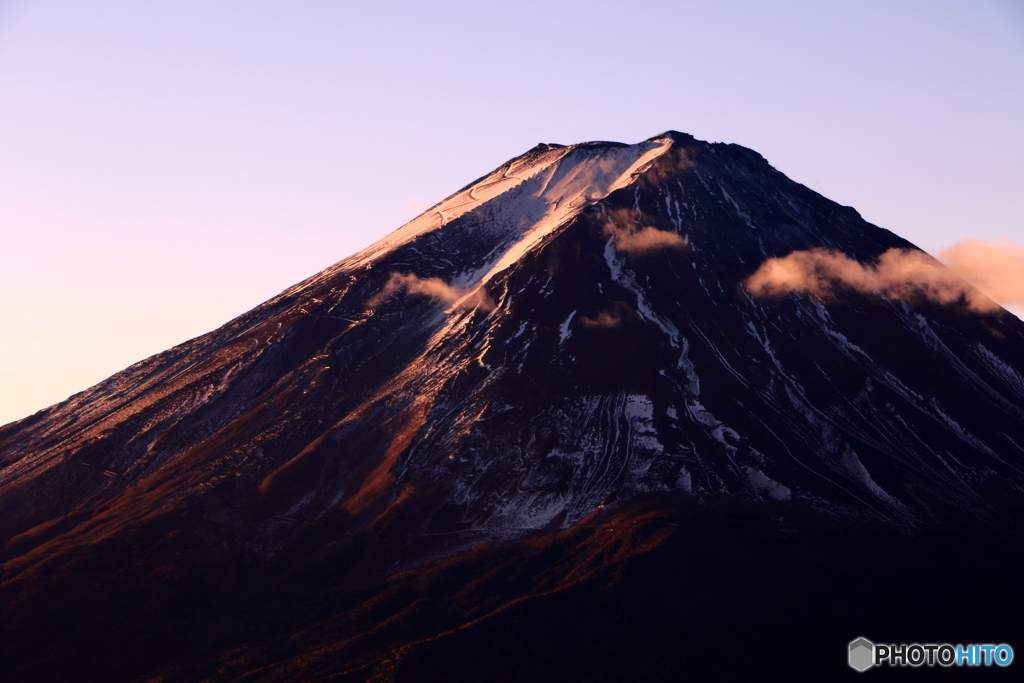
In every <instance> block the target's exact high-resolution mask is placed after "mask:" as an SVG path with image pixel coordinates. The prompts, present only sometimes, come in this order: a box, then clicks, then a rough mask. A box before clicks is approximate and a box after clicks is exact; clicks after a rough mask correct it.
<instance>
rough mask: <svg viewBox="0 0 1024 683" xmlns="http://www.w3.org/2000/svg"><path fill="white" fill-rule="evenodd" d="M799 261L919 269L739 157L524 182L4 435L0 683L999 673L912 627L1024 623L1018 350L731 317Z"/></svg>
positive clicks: (757, 308)
mask: <svg viewBox="0 0 1024 683" xmlns="http://www.w3.org/2000/svg"><path fill="white" fill-rule="evenodd" d="M817 247H823V248H830V249H835V250H838V251H841V252H843V253H845V254H847V255H848V256H850V257H853V258H856V259H857V260H860V261H862V262H869V261H871V260H873V259H875V258H877V257H878V256H879V255H880V254H882V253H883V252H885V251H886V250H887V249H890V248H913V247H912V245H910V244H909V243H907V242H906V241H905V240H902V239H901V238H899V237H897V236H895V235H893V234H892V233H890V232H888V231H886V230H883V229H881V228H878V227H875V226H873V225H870V224H868V223H866V222H865V221H863V220H862V219H861V218H860V216H859V215H858V214H857V212H856V211H854V210H853V209H851V208H849V207H842V206H839V205H837V204H835V203H833V202H831V201H829V200H827V199H825V198H823V197H821V196H819V195H817V194H815V193H814V192H812V191H810V190H808V189H807V188H805V187H803V186H801V185H799V184H797V183H794V182H793V181H791V180H789V179H788V178H786V177H785V176H784V175H782V174H781V173H779V172H778V171H776V170H775V169H773V168H772V167H771V166H770V165H769V164H768V163H767V162H766V161H765V160H764V159H763V158H762V157H760V156H759V155H758V154H756V153H755V152H752V151H751V150H747V149H744V148H742V147H738V146H736V145H722V144H708V143H704V142H701V141H697V140H695V139H693V138H692V137H690V136H687V135H683V134H679V133H674V132H671V133H666V134H664V135H661V136H657V137H655V138H652V139H651V140H648V141H646V142H643V143H640V144H639V145H632V146H629V145H620V144H617V143H586V144H581V145H573V146H569V147H562V146H557V145H538V146H537V147H535V148H534V149H532V150H530V151H529V152H527V153H526V154H524V155H523V156H521V157H518V158H516V159H513V160H512V161H510V162H508V163H507V164H505V165H504V166H502V167H501V168H499V169H498V170H496V171H494V172H493V173H491V174H489V175H487V176H485V177H483V178H481V179H480V180H478V181H476V182H475V183H473V184H471V185H469V186H467V187H466V188H464V189H463V190H461V191H460V192H458V193H456V194H454V195H452V196H451V197H449V198H448V199H446V200H445V201H443V202H441V203H440V204H438V205H437V206H435V207H433V208H432V209H430V210H429V211H427V212H426V213H424V214H423V215H422V216H420V217H419V218H417V219H416V220H414V221H413V222H411V223H409V224H408V225H406V226H404V227H403V228H401V229H400V230H398V231H397V232H396V233H394V234H393V235H391V236H389V237H388V238H386V239H384V240H382V241H381V242H379V243H377V244H375V245H373V246H371V247H370V248H368V249H366V250H365V251H363V252H360V253H359V254H356V255H354V256H352V257H350V258H348V259H346V260H344V261H342V262H340V263H339V264H337V265H336V266H334V267H332V268H329V269H328V270H326V271H324V272H322V273H320V274H318V275H316V276H314V277H312V278H310V279H309V280H307V281H305V282H303V283H300V284H299V285H296V286H295V287H293V288H292V289H290V290H288V291H286V292H284V293H283V294H281V295H280V296H278V297H277V298H275V299H273V300H271V301H269V302H267V303H265V304H263V305H262V306H260V307H258V308H257V309H254V310H253V311H251V312H250V313H248V314H246V315H244V316H242V317H240V318H238V319H236V320H234V321H232V322H231V323H229V324H228V325H226V326H224V327H223V328H221V329H219V330H216V331H214V332H212V333H210V334H208V335H206V336H204V337H200V338H198V339H195V340H192V341H190V342H188V343H186V344H183V345H181V346H178V347H175V348H173V349H171V350H169V351H167V352H164V353H162V354H160V355H158V356H154V357H153V358H150V359H147V360H145V361H143V362H141V363H138V364H136V365H134V366H132V367H130V368H128V369H126V370H124V371H123V372H121V373H119V374H117V375H115V376H114V377H112V378H110V379H109V380H107V381H105V382H103V383H101V384H99V385H97V386H95V387H93V388H91V389H89V390H88V391H85V392H83V393H81V394H77V395H76V396H73V397H72V398H70V399H69V400H68V401H65V402H64V403H61V404H59V405H56V406H53V407H51V408H49V409H47V410H45V411H42V412H40V413H38V414H36V415H34V416H32V417H30V418H27V419H25V420H22V421H20V422H16V423H13V424H10V425H7V426H5V427H3V428H0V535H2V536H0V538H2V539H3V540H4V543H5V545H4V546H3V550H4V555H3V561H4V564H3V566H2V569H0V581H2V584H0V605H3V607H0V609H2V614H0V616H2V624H3V627H2V628H3V633H2V634H0V635H2V636H3V641H2V642H3V645H0V647H2V648H4V649H3V651H2V654H3V656H4V657H5V658H6V659H7V660H8V662H9V664H8V665H7V667H6V668H7V669H8V670H9V671H12V672H15V673H14V674H13V677H14V678H15V679H18V678H20V679H22V680H44V679H54V680H91V679H95V680H133V679H139V680H149V679H153V680H156V679H154V678H153V677H155V676H159V675H164V676H167V677H168V678H166V680H236V679H237V680H252V681H258V680H310V679H312V678H314V677H315V676H326V675H338V676H342V678H339V679H338V680H369V679H373V680H432V679H434V678H436V679H437V680H441V679H442V678H443V679H444V680H544V679H558V680H595V681H596V680H626V679H629V680H644V679H647V680H678V679H679V678H682V677H686V676H692V677H697V678H704V677H708V678H713V677H715V676H716V675H717V674H718V673H721V672H723V671H725V672H731V673H732V674H734V675H740V674H741V673H743V672H756V671H759V670H761V669H760V667H761V666H762V664H763V663H764V662H765V661H771V662H772V663H773V665H778V666H783V665H784V664H785V662H788V661H789V660H783V659H779V657H781V655H780V654H779V651H778V650H777V649H773V648H772V647H771V642H770V641H769V640H767V639H770V638H782V639H786V640H794V639H797V638H809V639H810V641H808V642H811V643H812V645H813V646H814V647H817V648H818V650H814V652H817V653H819V654H816V655H814V656H811V655H808V656H807V658H806V659H805V660H803V661H802V663H801V664H800V665H799V666H797V667H796V668H794V669H792V671H793V675H794V676H795V675H808V676H810V675H811V674H813V673H814V672H815V671H816V670H818V668H819V666H822V665H823V666H833V667H837V668H835V669H834V670H833V675H832V676H831V677H834V675H840V674H842V673H844V672H846V671H849V670H848V669H846V668H845V659H844V656H845V655H844V652H845V650H844V648H845V646H846V643H847V642H848V641H849V640H852V639H853V638H856V637H857V636H859V635H866V636H868V637H875V638H876V639H878V640H880V641H884V640H886V639H887V638H888V639H889V640H891V641H892V642H915V641H922V642H924V641H926V640H927V639H928V638H931V640H930V641H928V642H946V641H947V640H950V639H953V638H962V639H964V641H963V642H967V640H971V642H1003V641H1006V642H1010V641H1009V640H1008V639H1009V638H1010V637H1011V636H1010V634H1009V633H1003V632H999V629H998V628H997V629H994V630H993V629H991V628H990V627H991V626H993V625H995V626H1001V625H1006V628H1005V629H1004V631H1008V630H1009V629H1010V628H1011V627H1010V623H1011V622H1010V620H1009V619H1008V618H1006V613H1004V612H1003V611H1002V608H998V609H997V608H995V607H991V606H988V607H987V606H986V604H987V603H974V602H971V601H969V600H966V599H960V598H952V597H950V598H949V600H948V601H947V602H946V603H945V604H946V605H947V608H946V609H945V611H943V610H941V609H939V608H938V607H936V606H935V605H936V604H938V603H933V599H934V596H935V595H936V594H938V593H944V592H946V591H956V590H959V588H957V586H959V585H961V582H964V581H980V582H985V583H986V584H987V585H990V586H991V587H993V588H997V589H999V590H1000V591H1001V592H1002V595H1003V597H1002V598H1001V599H1002V600H1004V601H1005V602H1003V603H1002V604H1003V605H1005V606H1007V607H1014V608H1019V607H1020V606H1021V605H1022V592H1021V589H1020V587H1019V586H1018V584H1017V582H1016V580H1015V579H1014V578H1013V574H1012V572H1011V570H1010V569H1009V567H1012V566H1014V565H1015V563H1016V562H1018V561H1019V559H1020V557H1019V555H1020V553H1019V551H1018V550H1017V549H1018V548H1019V543H1018V540H1017V539H1018V538H1019V536H1020V532H1021V519H1022V517H1021V506H1022V502H1024V495H1022V484H1024V323H1022V322H1021V321H1020V320H1018V319H1016V318H1014V317H1013V316H1011V315H1009V314H1006V313H1004V312H1001V311H1000V312H996V313H989V314H984V315H981V314H976V313H969V312H966V311H965V310H963V308H962V307H960V308H958V307H955V306H940V305H937V304H928V303H913V304H911V303H907V302H904V301H900V300H898V299H893V298H886V297H883V296H880V295H879V296H869V295H864V294H856V293H840V294H838V295H837V296H836V297H835V298H834V299H833V300H829V301H823V300H819V299H817V298H815V297H811V296H802V295H799V294H791V295H790V296H788V297H786V298H783V299H777V300H772V301H767V302H766V301H755V300H754V299H753V298H751V296H750V294H749V293H748V292H747V290H746V289H745V288H744V286H743V282H744V280H745V279H746V278H747V277H749V276H750V275H751V274H752V273H753V272H754V271H755V270H756V269H757V268H758V266H759V265H760V264H761V263H763V262H764V261H765V259H766V258H769V257H775V256H784V255H786V254H788V253H789V252H791V251H793V250H801V249H809V248H817ZM968 556H969V557H971V558H972V561H970V562H963V561H962V559H963V558H965V557H968ZM929 572H930V573H929ZM925 575H927V576H926V577H925V578H915V577H924V576H925ZM866 605H874V608H873V610H872V609H868V608H867V607H866ZM876 617H877V620H875V618H876ZM921 620H925V621H926V622H927V624H928V628H927V629H924V630H921V629H920V628H918V627H919V626H920V623H921ZM823 622H825V623H828V624H830V626H829V627H828V628H819V627H816V626H815V624H821V623H823ZM697 624H699V627H698V626H697ZM967 626H975V627H976V628H977V630H978V631H985V633H988V634H989V635H974V633H975V632H974V631H970V629H969V628H966V627H967ZM900 628H903V629H905V630H903V631H901V630H900ZM942 628H945V629H946V630H945V631H943V630H942ZM1016 628H1018V631H1017V632H1018V633H1019V627H1016ZM872 629H873V630H872ZM886 629H888V630H886ZM915 629H917V630H915ZM986 629H988V630H986ZM954 630H955V631H956V633H952V631H954ZM990 631H991V633H990ZM885 633H889V634H890V635H884V634H885ZM926 633H927V634H931V635H926ZM982 638H990V639H991V640H989V641H985V640H982ZM730 639H731V640H730ZM730 648H731V649H730ZM828 648H835V652H834V653H833V652H832V651H831V650H829V649H828ZM467 652H472V653H474V654H471V655H469V654H467ZM729 652H732V654H729V655H728V657H726V654H727V653H729ZM790 663H791V662H790ZM431 672H433V673H431Z"/></svg>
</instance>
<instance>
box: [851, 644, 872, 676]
mask: <svg viewBox="0 0 1024 683" xmlns="http://www.w3.org/2000/svg"><path fill="white" fill-rule="evenodd" d="M874 663H875V644H874V643H872V642H871V641H870V640H868V639H867V638H858V639H857V640H855V641H853V642H851V643H850V666H851V667H852V668H854V669H856V670H857V671H867V670H868V669H870V668H871V666H872V665H873V664H874Z"/></svg>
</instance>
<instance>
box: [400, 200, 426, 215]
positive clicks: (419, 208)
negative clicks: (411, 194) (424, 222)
mask: <svg viewBox="0 0 1024 683" xmlns="http://www.w3.org/2000/svg"><path fill="white" fill-rule="evenodd" d="M405 208H407V209H409V211H412V212H413V213H423V209H425V208H427V207H425V206H423V205H422V204H420V203H419V202H417V201H415V200H413V199H406V200H405Z"/></svg>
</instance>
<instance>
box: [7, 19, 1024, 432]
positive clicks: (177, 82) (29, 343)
mask: <svg viewBox="0 0 1024 683" xmlns="http://www.w3.org/2000/svg"><path fill="white" fill-rule="evenodd" d="M1021 84H1024V4H1022V3H1020V2H1018V1H1016V0H984V1H975V2H961V1H955V2H954V1H949V0H946V1H941V2H934V1H933V2H924V1H923V0H910V1H908V2H903V3H898V6H897V3H889V2H880V1H877V0H868V1H861V2H854V1H852V0H851V1H847V2H830V3H822V2H820V1H819V2H810V1H805V0H801V1H799V2H797V1H786V0H782V1H780V2H777V3H754V2H739V1H731V2H730V1H726V2H718V3H706V2H701V3H698V2H648V1H644V0H638V1H637V2H633V3H629V4H628V5H622V4H621V3H611V2H588V3H579V2H565V3H558V4H555V5H552V4H551V3H541V2H532V1H530V2H522V3H517V4H515V5H501V6H499V5H497V4H484V3H468V2H435V3H431V4H430V5H419V4H415V3H410V2H378V3H374V4H372V5H370V4H367V3H359V4H356V3H345V2H326V1H309V2H302V3H285V2H281V1H275V2H268V1H259V2H241V1H240V0H225V1H223V2H218V3H202V2H198V1H196V0H180V1H179V2H175V3H138V2H127V1H122V2H111V1H107V0H94V1H93V2H90V3H74V2H69V1H57V0H32V1H29V0H0V130H3V131H4V133H3V134H2V135H0V230H2V238H3V239H2V242H0V244H2V245H3V247H2V250H0V284H2V292H3V293H2V296H0V321H2V322H0V333H2V334H0V424H5V423H7V422H10V421H12V420H16V419H19V418H21V417H25V416H27V415H29V414H31V413H33V412H35V411H36V410H39V409H42V408H44V407H46V406H48V405H50V404H52V403H55V402H58V401H60V400H63V399H64V398H66V397H67V396H69V395H70V394H73V393H76V392H78V391H81V390H84V389H86V388H87V387H89V386H91V385H92V384H95V383H96V382H99V381H101V380H103V379H104V378H106V377H107V376H109V375H111V374H113V373H114V372H116V371H118V370H120V369H122V368H124V367H127V366H128V365H131V364H132V363H134V362H137V361H139V360H141V359H143V358H145V357H147V356H149V355H152V354H154V353H158V352H160V351H162V350H164V349H166V348H168V347H170V346H173V345H175V344H179V343H181V342H184V341H186V340H187V339H189V338H192V337H195V336H198V335H200V334H203V333H205V332H208V331H210V330H212V329H214V328H216V327H218V326H220V325H222V324H224V323H225V322H227V321H228V320H229V319H231V318H233V317H234V316H236V315H239V314H241V313H243V312H245V311H246V310H248V309H250V308H251V307H253V306H255V305H257V304H259V303H261V302H262V301H264V300H266V299H268V298H270V297H272V296H274V295H275V294H277V293H278V292H280V291H282V290H284V289H285V288H287V287H289V286H290V285H292V284H294V283H295V282H298V281H299V280H302V279H304V278H305V277H308V276H309V275H312V274H313V273H315V272H316V271H318V270H320V269H322V268H324V267H326V266H329V265H331V264H332V263H334V262H336V261H339V260H341V259H342V258H344V257H346V256H348V255H350V254H352V253H354V252H356V251H358V250H359V249H362V248H364V247H366V246H368V245H369V244H370V243H371V242H373V241H375V240H376V239H378V238H380V237H382V236H383V235H385V234H387V233H389V232H391V231H392V230H394V229H396V228H398V227H399V226H400V225H402V224H403V223H405V222H406V221H408V220H410V219H411V218H412V217H413V216H414V215H415V208H416V207H417V206H420V207H424V208H425V207H427V206H429V205H431V204H433V203H434V202H436V201H437V200H438V199H439V198H440V197H444V196H447V195H448V194H450V193H451V192H453V191H455V190H456V189H458V188H460V187H462V186H463V185H465V184H466V183H468V182H470V181H471V180H473V179H474V178H477V177H479V176H481V175H483V174H484V173H487V172H489V171H490V170H492V169H493V168H495V167H497V166H498V165H500V164H502V163H503V162H504V161H506V160H507V159H509V158H511V157H513V156H515V155H517V154H520V153H522V152H524V151H525V150H527V149H529V148H530V147H532V146H533V145H535V144H537V143H538V142H557V143H562V144H571V143H575V142H582V141H585V140H594V139H604V140H618V141H621V142H629V143H633V142H638V141H639V140H642V139H645V138H648V137H651V136H653V135H655V134H658V133H661V132H663V131H665V130H668V129H675V130H680V131H684V132H687V133H691V134H693V135H695V136H696V137H698V138H700V139H705V140H715V141H722V142H735V143H738V144H742V145H745V146H747V147H750V148H752V149H755V150H757V151H758V152H760V153H761V154H762V155H764V156H765V157H766V158H767V159H768V160H769V162H771V163H772V164H773V165H774V166H775V167H776V168H778V169H779V170H781V171H783V172H784V173H786V174H787V175H789V176H790V177H791V178H793V179H794V180H796V181H797V182H801V183H803V184H805V185H807V186H808V187H810V188H811V189H814V190H816V191H818V192H820V193H822V194H824V195H825V196H827V197H829V198H831V199H833V200H835V201H838V202H840V203H842V204H846V205H851V206H853V207H855V208H856V209H857V210H858V211H860V212H861V214H862V215H863V216H864V217H865V218H866V219H867V220H869V221H871V222H873V223H875V224H877V225H880V226H882V227H884V228H887V229H890V230H892V231H893V232H895V233H897V234H899V235H901V236H903V237H906V238H907V239H909V240H910V241H911V242H914V243H915V244H917V245H918V246H920V247H922V248H923V249H925V250H927V251H929V252H930V253H932V254H934V255H936V256H938V255H939V252H940V251H941V250H942V249H944V248H947V247H949V246H951V245H953V244H956V243H958V242H961V241H962V240H965V239H980V240H986V241H989V242H997V241H998V240H1000V239H1009V240H1011V241H1015V242H1024V192H1022V191H1021V188H1022V186H1024V182H1022V181H1024V126H1021V125H1020V122H1021V121H1024V87H1021Z"/></svg>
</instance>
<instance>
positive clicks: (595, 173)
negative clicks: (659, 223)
mask: <svg viewBox="0 0 1024 683" xmlns="http://www.w3.org/2000/svg"><path fill="white" fill-rule="evenodd" d="M672 144H673V140H672V138H671V137H670V136H663V137H660V138H656V139H652V140H646V141H644V142H641V143H638V144H635V145H616V146H611V145H600V146H599V145H592V144H580V145H573V146H570V147H549V148H546V149H545V148H535V149H534V150H531V151H530V152H527V153H526V154H524V155H522V156H520V157H517V158H516V159H513V160H512V161H510V162H509V163H507V164H505V165H503V166H502V167H500V168H498V169H497V170H495V171H493V172H492V173H490V174H489V175H487V176H485V177H483V178H482V179H480V180H479V181H477V182H475V183H473V184H472V185H470V186H468V187H466V188H465V189H463V190H461V191H459V192H457V193H455V194H453V195H452V196H450V197H448V198H447V199H445V200H444V201H442V202H440V203H439V204H437V205H436V206H433V207H431V208H430V209H428V210H427V211H425V212H424V213H422V214H420V215H419V216H417V217H416V218H414V219H413V220H411V221H409V222H408V223H406V224H405V225H404V226H402V227H401V228H399V229H398V230H396V231H395V232H393V233H391V234H390V235H388V236H387V237H385V238H383V239H381V240H379V241H378V242H375V243H374V244H372V245H371V246H369V247H368V248H366V249H365V250H363V251H361V252H360V253H359V254H356V255H355V256H353V257H352V258H350V259H347V260H345V261H343V262H342V263H340V264H339V266H341V267H346V268H348V267H357V266H364V267H365V266H371V265H373V264H375V263H377V262H378V261H379V260H380V259H381V258H382V257H383V256H385V255H386V254H389V253H392V252H394V251H395V250H396V249H399V248H400V247H402V246H404V245H406V244H409V243H411V242H413V241H415V240H416V239H417V238H419V237H421V236H423V235H425V234H427V233H429V232H431V231H434V230H437V229H439V228H441V227H443V226H445V225H447V224H448V223H450V222H452V221H454V220H456V219H458V218H460V217H462V216H465V215H466V214H469V213H474V214H475V215H476V216H477V217H478V218H479V219H480V220H481V222H493V223H496V224H500V225H501V226H502V228H503V230H502V232H503V233H504V234H503V236H502V237H503V239H501V240H500V241H499V244H497V245H493V251H492V258H491V259H490V260H489V262H488V264H487V266H486V267H485V268H481V269H476V270H474V271H472V272H469V273H463V274H460V277H459V278H458V282H457V283H453V284H458V285H460V286H467V285H476V284H480V283H483V282H486V281H487V280H488V279H490V277H492V276H493V275H495V274H497V273H499V272H501V271H502V270H504V269H505V268H507V267H509V266H510V265H512V264H513V263H515V262H516V261H517V260H518V259H519V258H520V257H521V256H522V255H523V254H524V253H526V252H527V251H529V250H530V248H531V247H533V246H534V245H536V244H537V243H539V242H540V241H541V240H542V239H543V238H544V237H545V236H546V235H548V234H550V233H551V232H552V231H553V230H555V229H556V228H557V227H558V226H560V225H563V224H564V223H565V222H566V221H568V220H569V219H570V218H572V217H573V216H575V215H576V214H578V213H579V212H580V211H582V210H583V209H584V208H585V207H586V206H588V205H590V204H592V203H594V202H596V201H600V200H601V199H603V198H604V197H606V196H607V195H608V194H610V193H611V192H614V191H615V190H617V189H619V188H621V187H625V186H626V185H628V184H629V183H630V182H631V181H632V180H633V179H634V178H635V177H636V175H637V173H638V172H639V171H641V170H643V168H644V167H646V166H648V165H649V164H650V163H651V162H652V161H653V160H654V159H655V158H656V157H658V156H660V155H661V154H663V153H665V152H666V151H668V149H669V148H670V147H671V146H672ZM496 200H497V201H496ZM332 270H333V269H332Z"/></svg>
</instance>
